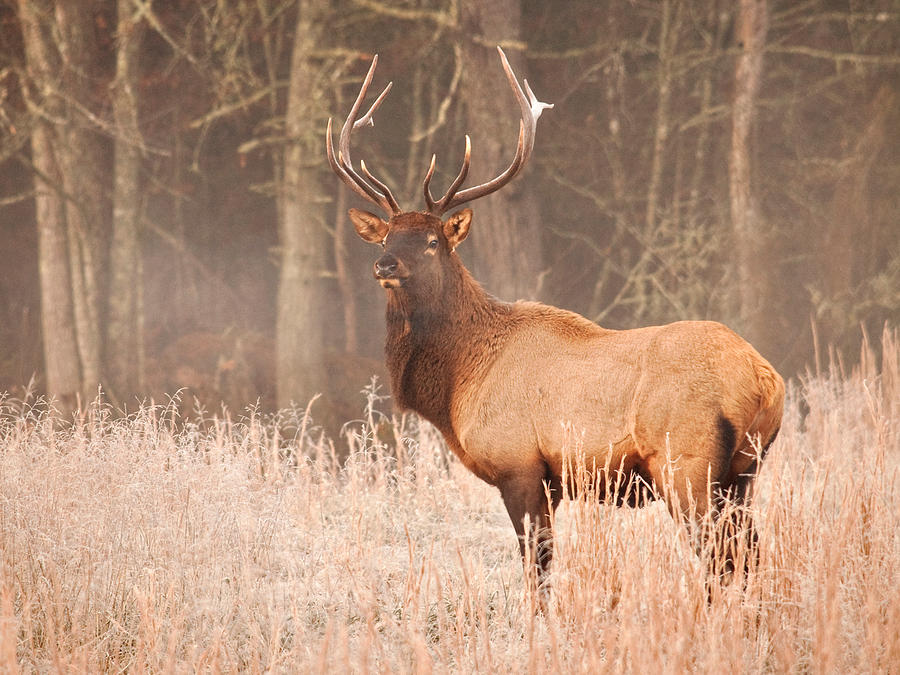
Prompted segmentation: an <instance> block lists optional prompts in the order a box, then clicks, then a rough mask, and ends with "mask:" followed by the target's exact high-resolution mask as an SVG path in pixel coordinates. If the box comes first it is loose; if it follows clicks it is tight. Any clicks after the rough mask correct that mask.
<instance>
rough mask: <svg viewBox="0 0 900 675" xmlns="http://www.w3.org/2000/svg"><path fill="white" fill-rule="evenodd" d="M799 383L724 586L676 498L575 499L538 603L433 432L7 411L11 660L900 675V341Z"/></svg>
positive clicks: (292, 417) (143, 667) (186, 667)
mask: <svg viewBox="0 0 900 675" xmlns="http://www.w3.org/2000/svg"><path fill="white" fill-rule="evenodd" d="M884 355H885V356H884V366H883V368H882V369H881V370H882V372H880V373H876V372H875V369H874V367H873V366H872V362H873V359H872V358H871V356H870V355H869V354H868V352H867V353H866V354H864V356H865V358H864V363H863V366H862V368H861V369H860V370H857V371H856V372H854V373H852V374H849V375H845V376H842V375H841V374H839V373H838V372H836V370H835V369H833V370H832V371H831V372H829V373H825V374H822V375H819V376H816V377H810V378H808V379H807V380H806V381H804V382H802V383H800V384H794V385H793V386H792V388H791V392H790V397H789V402H788V408H787V411H786V413H787V414H786V420H785V425H784V428H783V430H782V434H781V436H780V438H779V440H778V441H777V443H776V444H775V445H774V446H773V448H772V451H771V453H770V456H769V458H768V460H767V462H766V464H765V466H764V469H763V471H762V474H761V476H760V482H759V494H758V500H757V502H756V504H755V506H754V511H755V515H756V518H757V524H758V526H759V528H760V530H761V540H762V544H761V546H762V549H761V561H760V564H759V566H758V567H757V568H756V570H755V571H754V572H752V573H751V574H750V576H749V577H748V579H747V582H746V584H745V585H741V584H732V585H731V586H727V587H723V588H714V592H713V599H712V601H711V602H708V601H707V590H706V585H705V575H704V573H703V570H702V566H701V565H700V563H699V560H698V559H697V557H696V556H695V555H694V554H693V553H692V551H691V549H690V547H689V546H688V545H687V544H686V537H685V533H684V529H683V528H681V527H678V526H676V525H675V524H674V523H673V522H672V520H671V519H670V518H669V516H668V514H667V513H666V511H665V510H664V509H662V508H661V507H658V506H655V505H654V506H651V507H648V508H646V509H642V510H627V509H620V510H615V509H611V508H606V507H601V506H599V505H596V504H588V503H583V502H573V503H568V504H566V505H564V506H563V508H561V509H560V512H559V513H558V516H557V521H558V522H557V527H558V530H559V536H558V555H557V558H556V560H555V563H554V565H555V566H554V573H553V592H552V599H551V601H550V605H549V608H548V610H547V611H546V613H544V614H535V613H534V612H533V607H532V603H531V599H530V597H529V596H528V595H527V594H526V593H525V592H524V590H523V588H524V584H523V580H522V569H521V565H520V562H519V560H518V552H517V547H516V544H515V538H514V535H513V531H512V528H511V526H510V525H509V523H508V520H507V516H506V513H505V511H504V509H503V506H502V503H501V501H500V498H499V496H498V494H497V493H496V492H495V491H494V490H493V489H491V488H489V487H487V486H485V485H483V484H481V483H479V482H478V480H477V479H475V478H474V477H472V476H470V475H469V474H468V473H467V472H466V471H465V469H464V468H462V467H461V465H460V464H459V463H458V462H457V461H456V460H455V459H453V458H452V457H448V456H447V453H446V451H445V450H444V449H443V447H442V445H441V443H440V441H439V439H438V437H437V436H436V435H435V433H434V432H433V431H432V430H430V429H429V428H424V427H423V428H421V429H415V428H408V429H405V430H404V431H403V432H402V433H401V432H400V431H399V430H398V431H397V433H396V436H397V438H398V439H401V438H402V439H403V440H401V441H400V442H399V443H393V442H392V443H387V444H383V443H381V442H379V441H378V440H377V439H375V438H374V437H372V436H369V437H367V438H362V439H360V440H359V441H358V442H357V443H355V444H354V453H353V454H352V455H351V457H350V459H349V460H348V461H347V463H346V465H345V466H343V467H342V468H338V467H337V466H336V463H335V462H334V460H333V458H332V457H331V454H330V452H329V451H328V450H327V449H326V447H325V446H324V445H323V444H321V443H317V442H316V441H315V440H314V439H313V438H311V436H310V434H309V433H306V430H304V429H302V428H300V429H298V427H302V424H299V420H301V419H302V418H303V416H302V414H298V413H291V412H286V413H284V414H282V415H280V416H278V417H276V418H273V419H261V418H259V417H257V416H253V415H251V416H249V417H248V419H246V420H244V421H242V422H240V423H231V422H229V421H227V420H226V421H223V420H221V419H218V420H217V419H215V418H209V417H202V418H200V419H199V421H197V422H195V423H187V424H185V423H183V422H179V423H173V421H172V420H171V419H170V409H166V408H154V407H150V406H147V407H144V408H142V409H141V410H139V411H138V412H137V413H135V414H133V415H131V416H129V417H128V418H127V419H114V418H112V417H110V416H108V415H107V412H106V411H105V410H104V409H103V408H102V406H95V408H94V409H93V410H92V411H91V412H90V413H89V414H88V415H86V416H85V417H84V418H83V419H81V420H79V421H78V423H77V424H76V425H75V426H74V428H72V429H68V430H59V429H54V427H53V423H52V421H51V418H50V417H48V416H47V415H46V414H44V413H41V412H39V411H38V409H37V408H36V407H34V408H26V407H25V406H23V405H22V404H21V403H19V402H13V401H7V402H6V403H5V405H4V407H3V411H2V412H3V414H2V418H0V670H3V671H4V672H17V671H22V672H31V671H66V672H118V671H126V670H127V671H133V672H142V671H150V672H170V671H176V672H179V671H181V672H183V671H195V670H201V671H213V672H215V671H245V670H246V671H252V672H261V671H270V672H286V671H299V672H318V671H328V672H347V671H357V672H368V671H387V672H407V671H417V672H428V671H432V670H434V671H438V672H446V671H454V672H455V671H462V672H472V671H474V672H490V671H495V672H547V671H550V672H634V673H648V672H654V673H664V672H668V673H681V672H687V671H693V672H716V673H721V672H754V673H755V672H777V673H780V672H816V673H830V672H868V673H885V672H900V539H898V533H900V483H898V479H900V447H898V446H900V368H898V360H900V344H898V343H897V340H896V337H895V336H892V335H891V334H886V336H885V344H884Z"/></svg>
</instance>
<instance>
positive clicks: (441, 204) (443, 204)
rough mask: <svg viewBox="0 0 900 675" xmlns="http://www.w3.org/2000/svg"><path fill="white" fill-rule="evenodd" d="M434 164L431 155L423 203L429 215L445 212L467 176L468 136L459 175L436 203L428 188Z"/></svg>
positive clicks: (468, 159)
mask: <svg viewBox="0 0 900 675" xmlns="http://www.w3.org/2000/svg"><path fill="white" fill-rule="evenodd" d="M434 162H435V158H434V155H432V156H431V166H430V167H429V168H428V173H427V174H426V176H425V203H426V205H427V206H428V212H429V213H434V214H438V215H439V214H441V213H444V212H445V211H446V210H447V204H448V203H449V202H450V200H451V199H453V195H455V194H456V191H457V190H458V189H459V186H460V185H462V184H463V181H464V180H465V179H466V176H467V175H469V166H470V164H471V163H472V140H471V139H470V138H469V134H466V152H465V155H463V163H462V167H460V169H459V173H458V174H457V175H456V178H455V179H454V180H453V182H452V183H451V184H450V187H449V188H447V192H445V193H444V196H443V197H441V198H440V199H439V200H438V201H437V202H436V203H435V201H434V200H433V199H432V197H431V189H430V187H429V183H430V182H431V176H432V174H433V173H434Z"/></svg>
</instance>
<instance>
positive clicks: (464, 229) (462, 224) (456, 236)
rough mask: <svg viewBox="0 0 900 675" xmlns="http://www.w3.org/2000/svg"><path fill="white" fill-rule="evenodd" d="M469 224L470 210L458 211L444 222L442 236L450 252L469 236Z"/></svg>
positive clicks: (470, 220)
mask: <svg viewBox="0 0 900 675" xmlns="http://www.w3.org/2000/svg"><path fill="white" fill-rule="evenodd" d="M471 224H472V209H460V210H459V211H457V212H456V213H454V214H453V215H452V216H450V217H449V218H447V220H445V221H444V236H445V237H447V241H448V242H449V243H450V250H451V251H452V250H453V249H455V248H456V247H457V246H459V245H460V244H461V243H462V242H463V239H465V238H466V235H468V234H469V225H471Z"/></svg>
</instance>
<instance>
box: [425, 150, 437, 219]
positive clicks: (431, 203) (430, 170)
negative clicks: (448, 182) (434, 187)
mask: <svg viewBox="0 0 900 675" xmlns="http://www.w3.org/2000/svg"><path fill="white" fill-rule="evenodd" d="M436 161H437V155H431V164H430V165H429V166H428V173H426V174H425V181H424V182H423V183H422V191H423V192H424V193H425V206H426V208H427V209H428V213H434V212H435V210H434V197H432V196H431V177H432V176H433V175H434V164H435V162H436Z"/></svg>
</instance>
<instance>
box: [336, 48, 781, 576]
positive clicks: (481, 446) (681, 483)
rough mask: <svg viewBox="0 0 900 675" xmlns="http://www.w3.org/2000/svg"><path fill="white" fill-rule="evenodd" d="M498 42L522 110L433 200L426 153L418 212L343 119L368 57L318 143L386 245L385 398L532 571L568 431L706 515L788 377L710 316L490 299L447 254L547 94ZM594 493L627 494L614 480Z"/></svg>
mask: <svg viewBox="0 0 900 675" xmlns="http://www.w3.org/2000/svg"><path fill="white" fill-rule="evenodd" d="M498 51H499V53H500V60H501V63H502V66H503V69H504V71H505V73H506V78H507V80H508V81H509V84H510V87H511V88H512V91H513V93H514V94H515V97H516V100H517V102H518V104H519V108H520V110H521V121H520V124H519V138H518V145H517V148H516V153H515V157H514V158H513V161H512V163H511V164H510V165H509V167H507V169H506V170H505V171H503V172H502V173H500V174H499V175H498V176H496V177H495V178H493V179H492V180H489V181H488V182H486V183H483V184H480V185H476V186H473V187H468V188H465V189H460V187H461V186H462V184H463V182H464V181H465V179H466V175H467V173H468V170H469V164H470V160H471V149H472V147H471V142H470V139H469V137H468V136H466V139H465V155H464V159H463V163H462V167H461V169H460V171H459V174H458V175H457V176H456V178H455V179H454V180H453V182H452V184H451V185H450V187H449V188H448V189H447V191H446V193H445V194H444V195H443V196H442V197H441V198H440V199H438V200H435V199H434V197H433V196H432V194H431V190H430V182H431V178H432V176H433V174H434V170H435V158H434V156H432V159H431V165H430V167H429V168H428V171H427V172H426V174H425V179H424V183H423V191H424V196H425V205H426V209H425V210H424V211H403V210H402V209H401V208H400V207H399V205H398V203H397V200H396V199H395V198H394V196H393V195H392V194H391V192H390V190H389V189H388V187H387V186H386V185H385V184H384V183H383V182H381V181H379V180H378V179H377V178H375V177H374V176H373V175H372V174H371V173H370V172H369V170H368V169H367V167H366V164H365V162H360V170H361V172H362V175H360V174H359V173H357V171H356V170H355V168H354V166H353V162H352V160H351V156H350V136H351V133H352V131H353V130H354V129H358V128H360V127H362V126H364V125H366V124H370V123H371V122H372V115H373V113H374V112H375V110H376V109H377V108H378V106H379V105H380V104H381V102H382V101H383V100H384V97H385V96H386V95H387V93H388V91H389V90H390V87H391V85H390V84H388V85H387V87H386V88H385V89H384V91H383V92H382V93H381V94H380V95H379V96H378V98H377V99H376V100H375V102H374V103H373V104H372V106H371V108H370V109H369V111H368V112H367V113H366V114H365V115H363V116H362V117H360V118H358V119H357V117H358V115H359V111H360V107H361V105H362V103H363V100H364V99H365V96H366V92H367V90H368V87H369V85H370V84H371V82H372V78H373V76H374V72H375V67H376V65H377V60H378V57H377V56H376V57H375V58H374V59H373V60H372V65H371V67H370V68H369V71H368V74H367V75H366V78H365V80H364V82H363V84H362V87H361V89H360V92H359V95H358V97H357V98H356V101H355V103H354V104H353V107H352V109H351V110H350V113H349V115H348V117H347V120H346V121H345V122H344V125H343V127H342V129H341V131H340V138H339V146H338V150H337V152H335V149H334V141H333V135H332V127H331V120H329V121H328V127H327V132H326V133H327V142H326V154H327V157H328V161H329V163H330V165H331V167H332V169H333V170H334V172H335V173H336V174H337V175H338V176H339V177H340V178H341V180H342V181H343V182H344V183H346V184H347V186H348V187H349V188H350V189H351V190H353V191H354V192H356V193H357V194H359V195H360V196H361V197H362V198H364V199H366V200H367V201H369V202H371V203H373V204H375V205H376V206H378V207H379V208H380V209H382V210H383V211H384V212H385V214H386V215H387V216H388V219H387V220H384V219H382V218H381V217H380V216H378V215H375V214H373V213H369V212H366V211H361V210H357V209H350V212H349V216H350V219H351V221H352V222H353V224H354V226H355V228H356V231H357V233H358V234H359V236H360V237H362V238H363V239H364V240H365V241H367V242H371V243H373V244H379V245H381V247H382V248H383V249H384V250H383V253H382V255H381V257H379V258H378V260H376V262H375V266H374V275H375V279H376V280H377V281H378V282H379V283H380V284H381V286H383V287H384V288H385V289H386V294H387V309H386V318H387V338H386V345H385V356H386V362H387V369H388V372H389V376H390V386H391V392H392V396H393V398H394V401H395V404H396V405H398V406H399V407H400V408H401V409H408V410H412V411H415V412H416V413H418V414H419V415H420V416H421V417H424V418H425V419H426V420H428V421H429V422H431V423H432V424H433V425H434V426H435V427H437V429H438V430H439V431H440V432H441V433H442V434H443V437H444V439H445V440H446V443H447V445H448V446H449V447H450V449H451V450H452V451H453V452H454V453H455V454H456V455H457V456H458V457H459V459H460V460H461V461H462V463H463V464H464V465H465V466H466V467H467V468H468V469H469V470H471V471H472V472H473V473H474V474H475V475H477V476H478V477H479V478H481V479H482V480H484V481H486V482H487V483H489V484H491V485H493V486H496V487H497V488H499V491H500V495H501V496H502V498H503V503H504V504H505V506H506V509H507V511H508V513H509V517H510V519H511V520H512V524H513V526H514V528H515V530H516V533H517V535H518V538H519V545H520V551H521V553H522V556H523V560H525V562H526V571H527V570H528V569H532V568H530V567H529V563H528V561H529V560H533V564H534V566H535V568H536V574H535V578H536V579H537V580H539V581H542V580H544V578H545V576H546V573H547V571H548V567H549V564H550V560H551V557H552V528H551V525H552V517H551V514H552V513H553V509H555V508H556V507H557V506H558V504H559V503H560V499H561V497H562V495H563V493H564V492H567V489H566V487H565V482H566V481H567V479H564V478H563V476H564V474H565V472H566V468H565V467H566V462H567V447H569V446H570V444H571V443H570V442H571V433H570V432H571V430H572V429H575V430H577V432H579V433H580V439H581V440H580V445H581V447H582V451H583V460H584V462H585V466H588V467H593V468H595V469H596V471H603V470H605V471H607V472H614V473H615V474H616V475H617V477H618V479H622V478H625V479H633V480H634V481H637V482H638V483H639V484H641V485H645V486H649V488H650V489H651V498H652V496H654V495H655V496H660V497H662V498H664V499H665V500H666V502H667V504H668V507H669V509H670V511H671V512H672V513H673V515H676V516H679V514H684V515H685V516H687V517H689V518H691V519H693V520H692V522H697V517H698V516H701V515H704V514H706V513H709V514H710V516H712V517H713V518H715V517H716V515H717V514H718V513H719V511H720V506H721V505H722V503H723V500H725V499H726V498H730V499H731V500H733V501H735V502H737V503H738V504H743V503H744V502H745V501H746V500H747V499H748V497H749V495H750V492H751V488H752V484H753V480H754V477H755V475H756V473H757V468H758V462H759V461H761V459H762V457H763V456H764V454H765V449H766V448H768V446H769V445H770V444H771V443H772V441H773V440H774V439H775V436H776V435H777V433H778V430H779V428H780V424H781V417H782V411H783V403H784V383H783V381H782V378H781V377H780V376H779V374H778V373H777V372H776V371H775V369H774V368H773V367H772V366H771V365H770V364H769V363H768V362H767V361H766V360H765V359H764V358H763V357H762V356H760V354H759V353H758V352H757V351H756V350H755V349H754V348H753V347H752V346H751V345H750V344H748V343H747V342H745V341H744V340H743V339H742V338H740V337H738V335H736V334H735V333H734V332H732V331H731V330H730V329H728V328H727V327H725V326H724V325H722V324H720V323H716V322H712V321H680V322H677V323H672V324H668V325H663V326H651V327H645V328H637V329H632V330H608V329H605V328H602V327H600V326H599V325H597V324H595V323H593V322H591V321H589V320H588V319H586V318H584V317H582V316H580V315H578V314H575V313H572V312H569V311H566V310H563V309H558V308H556V307H551V306H548V305H544V304H540V303H537V302H525V301H519V302H512V303H510V302H503V301H501V300H498V299H496V298H494V297H492V296H491V295H489V294H488V293H487V292H486V291H485V290H483V289H482V288H481V286H480V285H479V284H478V283H477V282H476V281H475V280H474V279H473V278H472V276H471V275H470V273H469V272H468V270H467V269H466V268H465V267H464V266H463V264H462V262H461V261H460V258H459V256H458V255H457V253H456V248H457V246H459V245H460V244H461V243H462V242H463V241H464V240H465V238H466V235H467V234H468V232H469V227H470V225H471V222H472V211H471V210H470V209H468V208H464V209H461V210H458V211H455V212H453V213H452V214H451V215H449V216H448V217H446V218H444V217H443V216H444V214H446V213H447V212H448V211H451V210H452V209H454V208H456V207H458V206H460V205H463V204H465V203H468V202H472V201H474V200H476V199H479V198H481V197H484V196H486V195H489V194H491V193H493V192H495V191H496V190H499V189H500V188H502V187H503V186H504V185H506V184H507V183H509V182H510V181H511V180H512V179H513V178H514V177H515V176H516V175H517V174H519V173H520V172H521V170H522V168H523V167H524V166H525V164H526V162H527V161H528V159H529V157H530V156H531V152H532V149H533V145H534V136H535V128H536V125H537V120H538V117H539V116H540V114H541V112H542V111H543V110H544V109H545V108H548V107H550V106H549V105H548V104H546V103H542V102H540V101H538V100H537V98H536V97H535V95H534V93H533V92H532V91H531V88H530V87H529V86H528V81H527V80H525V81H524V88H525V91H524V92H523V90H522V87H520V85H519V83H518V80H517V78H516V76H515V74H514V73H513V71H512V69H511V67H510V65H509V62H508V61H507V59H506V56H505V55H504V53H503V51H502V50H501V49H500V48H499V47H498ZM666 481H669V483H668V485H669V488H668V489H663V486H664V484H665V482H666ZM609 484H610V483H609V482H607V485H609ZM627 484H628V480H617V481H616V482H615V485H618V486H624V485H627ZM600 496H601V499H606V500H611V501H612V503H615V504H617V505H623V504H629V505H639V504H636V503H635V502H636V500H635V499H634V495H633V494H631V495H630V496H629V494H628V493H627V490H624V489H622V488H621V487H620V488H619V489H611V490H607V492H606V493H605V494H601V495H600ZM731 513H732V516H730V517H732V518H733V517H734V515H733V514H734V511H732V512H731ZM679 517H680V516H679ZM722 531H728V528H722ZM730 531H731V532H732V533H734V532H737V531H742V532H744V533H745V534H746V536H747V538H748V541H747V542H746V543H747V546H748V548H751V549H752V547H753V546H754V544H755V542H756V536H755V534H753V532H752V527H749V528H748V527H744V528H743V529H741V528H737V527H736V526H735V527H733V528H732V529H731V530H730ZM731 536H733V534H732V535H731ZM529 542H531V543H530V544H529ZM732 544H733V542H732ZM530 545H533V546H534V547H535V548H534V549H529V548H528V547H529V546H530ZM722 545H723V546H724V542H722Z"/></svg>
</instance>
